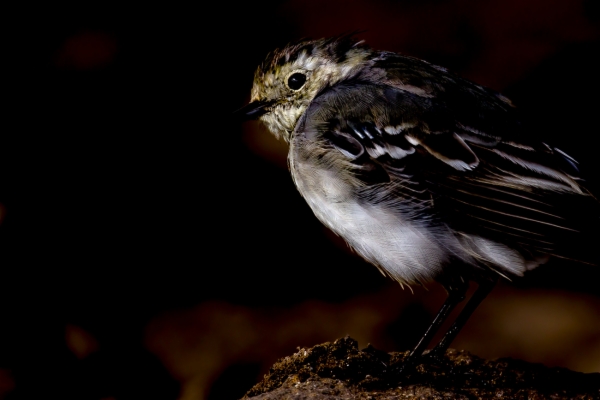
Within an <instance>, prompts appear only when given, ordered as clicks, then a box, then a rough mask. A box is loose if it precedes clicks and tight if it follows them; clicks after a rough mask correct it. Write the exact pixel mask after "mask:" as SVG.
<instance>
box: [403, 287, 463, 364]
mask: <svg viewBox="0 0 600 400" xmlns="http://www.w3.org/2000/svg"><path fill="white" fill-rule="evenodd" d="M445 288H446V290H447V291H448V298H447V299H446V301H445V302H444V304H443V305H442V308H440V311H438V313H437V315H436V316H435V318H434V319H433V321H432V322H431V324H430V325H429V328H427V331H425V334H424V335H423V337H422V338H421V340H419V343H417V345H416V346H415V348H414V349H413V351H411V352H410V354H409V355H408V357H407V358H406V359H405V360H404V362H403V363H402V365H401V366H400V367H399V368H398V369H396V371H395V372H397V373H399V374H401V373H402V372H403V371H405V370H407V369H409V368H410V367H412V366H413V364H414V363H415V361H416V360H417V359H418V358H419V357H421V355H422V354H423V351H425V349H426V348H427V345H429V343H430V342H431V339H433V336H434V335H435V333H436V332H437V331H438V329H439V328H440V326H441V325H442V324H443V323H444V321H445V320H446V319H447V318H448V316H449V315H450V313H451V312H452V310H454V308H455V307H456V306H457V305H458V304H459V303H460V302H461V301H463V300H464V299H465V293H466V292H467V289H468V288H469V283H468V282H466V281H460V282H457V283H454V284H452V285H445Z"/></svg>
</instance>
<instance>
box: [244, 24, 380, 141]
mask: <svg viewBox="0 0 600 400" xmlns="http://www.w3.org/2000/svg"><path fill="white" fill-rule="evenodd" d="M371 54H372V51H371V50H370V48H369V47H368V46H366V45H364V44H363V43H362V41H358V40H355V39H353V38H352V37H350V36H349V35H345V36H340V37H336V38H330V39H320V40H310V41H303V42H299V43H295V44H290V45H288V46H286V47H285V48H283V49H281V50H275V51H274V52H272V53H271V54H269V55H268V56H267V58H266V60H265V61H264V62H263V63H262V64H261V65H260V67H259V68H258V70H257V71H256V73H255V75H254V86H253V88H252V98H251V101H252V102H262V103H265V104H268V107H267V109H268V112H267V113H266V114H264V115H263V116H262V117H260V119H261V120H262V121H263V122H265V123H266V125H267V127H268V128H269V130H270V131H271V132H272V133H273V134H274V135H275V136H277V137H283V138H284V139H285V140H286V141H287V140H289V137H290V135H291V133H292V131H293V130H294V127H295V126H296V123H297V122H298V119H299V118H300V116H301V115H302V114H303V113H304V111H306V109H307V108H308V106H309V104H310V102H311V101H312V100H313V99H314V98H315V97H316V96H317V95H318V94H319V92H320V91H321V90H323V89H324V88H326V87H328V86H330V85H333V84H335V83H336V82H339V81H340V80H343V79H347V78H349V77H351V76H354V75H356V73H357V72H358V71H359V70H360V68H361V66H362V65H363V63H364V61H365V60H367V59H368V58H369V56H370V55H371Z"/></svg>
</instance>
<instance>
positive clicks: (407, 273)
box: [289, 137, 447, 283]
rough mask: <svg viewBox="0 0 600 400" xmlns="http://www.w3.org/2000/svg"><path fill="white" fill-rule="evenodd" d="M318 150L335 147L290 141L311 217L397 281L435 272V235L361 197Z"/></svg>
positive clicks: (438, 251) (441, 253)
mask: <svg viewBox="0 0 600 400" xmlns="http://www.w3.org/2000/svg"><path fill="white" fill-rule="evenodd" d="M299 141H302V143H299ZM311 149H312V151H311ZM324 151H325V152H326V151H337V150H335V149H329V150H323V148H322V146H319V145H315V146H314V147H313V146H311V143H307V142H306V139H305V138H298V137H296V138H293V139H292V140H291V142H290V153H289V166H290V171H291V174H292V177H293V179H294V182H295V184H296V187H297V188H298V190H299V192H300V194H301V195H302V196H303V197H304V199H305V200H306V202H307V203H308V205H309V206H310V208H311V209H312V210H313V212H314V213H315V215H316V216H317V218H318V219H319V220H320V221H321V222H322V223H323V224H324V225H326V226H327V227H328V228H329V229H331V230H332V231H333V232H335V233H336V234H338V235H340V236H341V237H342V238H344V239H345V240H346V241H347V242H348V244H349V245H350V246H351V247H352V248H353V249H354V250H355V251H356V252H357V253H358V254H360V255H361V256H362V257H363V258H365V259H366V260H367V261H369V262H371V263H373V264H374V265H376V266H377V267H378V268H379V269H380V270H381V271H382V272H384V273H385V274H387V275H389V276H391V277H392V278H394V279H396V280H398V281H400V282H403V283H414V282H419V281H426V280H429V279H431V278H433V277H434V276H435V275H436V274H437V273H439V271H440V270H441V266H442V264H443V263H444V262H445V260H446V256H447V255H446V253H447V252H446V251H445V250H444V249H443V248H442V246H441V245H440V244H439V243H438V242H437V241H436V240H435V238H433V237H432V236H431V235H430V234H429V233H428V232H427V231H426V230H425V229H424V228H420V227H419V224H418V223H415V222H414V221H410V220H409V219H407V218H405V217H404V216H403V215H402V212H400V211H399V210H398V209H397V208H392V207H388V206H386V205H385V204H374V203H372V202H370V201H368V200H367V199H363V198H361V197H360V196H359V195H358V194H357V187H356V185H357V183H356V181H354V180H353V178H352V176H351V175H352V173H351V172H350V171H348V170H346V169H344V168H340V166H339V165H337V166H336V165H333V162H332V161H331V160H327V158H328V157H327V154H323V152H324Z"/></svg>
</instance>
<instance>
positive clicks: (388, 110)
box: [296, 80, 598, 258]
mask: <svg viewBox="0 0 600 400" xmlns="http://www.w3.org/2000/svg"><path fill="white" fill-rule="evenodd" d="M473 88H474V89H473V90H483V92H479V93H476V94H474V96H475V97H477V96H479V97H481V98H479V99H478V102H479V103H481V104H479V105H477V104H476V103H473V102H472V104H470V108H474V107H475V109H474V110H473V109H469V110H465V111H460V110H456V109H455V108H456V107H457V106H456V105H453V104H452V98H451V97H448V96H449V94H448V93H447V92H446V93H445V94H444V96H445V97H444V96H438V95H436V93H424V92H419V91H418V90H414V89H412V88H411V87H407V86H405V87H402V86H400V87H395V86H392V85H390V84H385V83H384V84H380V85H376V84H373V83H368V82H367V83H363V82H361V81H360V80H356V81H353V82H346V83H342V84H338V85H335V86H332V87H330V88H328V89H327V90H325V91H324V92H322V93H321V94H320V95H319V96H317V97H316V98H315V100H314V101H313V103H312V104H311V106H310V107H309V109H308V110H307V112H306V113H305V115H304V117H303V118H302V119H301V121H300V123H299V125H298V127H297V129H296V131H297V133H300V134H302V135H305V136H307V137H308V138H312V139H315V140H321V141H322V142H323V146H325V147H329V148H330V149H331V151H336V152H339V154H340V156H342V157H345V158H347V159H348V160H349V161H350V162H351V164H352V165H353V166H354V167H355V169H354V173H355V174H356V175H357V176H358V177H359V179H360V181H361V182H362V183H363V185H361V186H360V187H359V188H357V193H356V195H357V196H358V197H359V198H361V199H362V200H363V201H369V202H382V203H383V202H385V203H386V204H387V205H389V206H394V205H397V206H398V208H399V210H401V211H402V212H405V213H408V214H409V215H408V216H407V217H408V218H416V219H419V218H420V219H430V220H435V221H437V223H443V224H446V225H448V226H450V227H451V228H453V230H455V231H457V232H460V233H464V234H477V235H479V236H482V237H486V238H490V239H493V240H495V241H498V242H500V243H504V244H506V245H509V246H511V247H513V248H517V249H520V250H521V251H522V252H524V253H526V254H527V253H529V255H530V256H532V257H535V256H536V255H539V254H555V255H558V256H565V257H574V258H577V254H571V253H572V252H570V251H569V250H568V249H567V250H566V251H565V250H561V248H568V247H569V246H564V245H563V244H565V243H572V242H573V240H577V239H576V238H577V237H578V233H579V232H581V231H582V230H586V229H588V228H587V226H586V224H587V225H589V223H588V222H589V219H590V214H589V212H590V210H593V212H594V213H596V214H595V218H596V219H597V218H598V217H597V215H598V212H597V210H598V203H597V201H596V200H595V199H594V198H593V197H592V196H591V195H589V193H588V192H587V191H586V190H585V189H584V188H583V187H582V186H581V184H580V180H579V177H578V171H577V163H576V162H575V161H574V160H573V159H571V158H570V157H569V156H568V155H566V154H565V153H563V152H561V151H560V150H558V149H555V148H551V147H549V146H546V145H544V144H543V143H540V144H539V145H531V144H523V143H522V142H517V141H516V140H515V139H514V138H515V136H516V134H515V131H509V132H507V133H506V134H505V135H501V133H502V132H501V130H502V129H501V128H506V127H510V126H513V127H514V129H515V130H517V129H519V127H518V121H515V120H511V119H512V118H514V117H513V115H512V114H511V112H510V108H511V106H510V104H509V103H508V102H506V101H505V100H504V99H502V98H501V97H500V96H496V97H491V98H490V97H489V96H495V95H494V94H493V93H491V92H490V93H487V92H485V89H483V88H479V87H477V86H474V85H473ZM465 98H469V95H468V93H467V92H464V93H461V94H460V96H458V100H461V99H463V100H464V99H465ZM482 101H483V103H482ZM482 104H483V105H482ZM463 106H464V104H463ZM453 107H454V109H453ZM477 107H479V110H481V111H480V112H478V111H477ZM486 115H489V118H490V119H491V121H490V122H491V123H492V126H491V127H490V128H489V129H486V125H485V124H486V121H485V116H486ZM502 115H504V117H505V120H502V118H501V117H502ZM496 121H498V122H496ZM489 132H492V133H491V134H490V133H489ZM592 218H593V217H592Z"/></svg>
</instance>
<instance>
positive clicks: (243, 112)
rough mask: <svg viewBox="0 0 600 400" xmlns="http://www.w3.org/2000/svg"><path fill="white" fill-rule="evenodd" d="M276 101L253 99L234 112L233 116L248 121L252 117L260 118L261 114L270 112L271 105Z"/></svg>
mask: <svg viewBox="0 0 600 400" xmlns="http://www.w3.org/2000/svg"><path fill="white" fill-rule="evenodd" d="M273 103H275V102H274V101H265V100H261V101H253V102H252V103H250V104H248V105H245V106H244V107H242V108H240V109H239V110H236V111H234V112H233V116H234V117H235V118H236V119H238V120H240V121H248V120H251V119H259V118H260V117H261V116H263V115H265V114H266V113H268V112H269V107H270V106H271V105H273Z"/></svg>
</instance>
